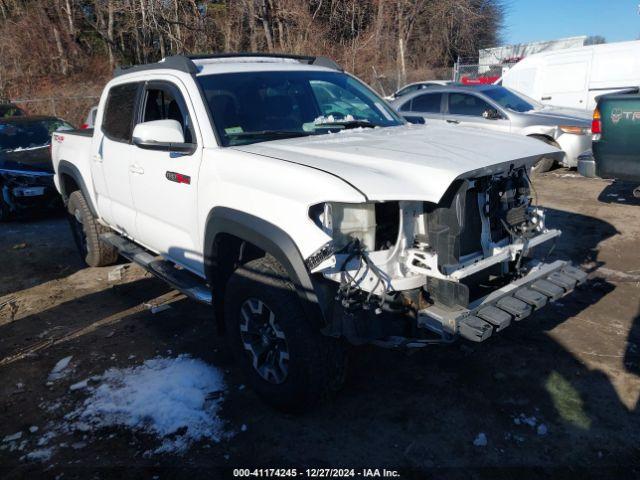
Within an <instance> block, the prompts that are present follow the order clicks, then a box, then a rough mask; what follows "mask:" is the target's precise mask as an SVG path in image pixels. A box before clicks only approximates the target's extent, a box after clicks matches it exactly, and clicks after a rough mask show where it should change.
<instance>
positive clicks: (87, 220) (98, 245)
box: [67, 190, 118, 267]
mask: <svg viewBox="0 0 640 480" xmlns="http://www.w3.org/2000/svg"><path fill="white" fill-rule="evenodd" d="M67 213H68V217H67V218H68V219H69V225H70V226H71V233H72V234H73V240H74V241H75V243H76V246H77V247H78V251H79V252H80V257H81V258H82V260H83V261H84V262H85V263H86V264H87V265H89V266H90V267H103V266H105V265H112V264H114V263H115V262H116V261H117V260H118V251H117V250H116V249H115V248H114V247H112V246H110V245H107V244H105V243H104V242H102V241H100V234H101V233H106V232H108V231H109V229H108V228H107V227H104V226H102V225H100V224H99V223H98V222H97V221H96V219H95V217H94V216H93V214H92V213H91V210H90V209H89V205H88V204H87V200H86V199H85V198H84V196H83V195H82V192H81V191H80V190H76V191H75V192H72V193H71V195H69V202H68V203H67Z"/></svg>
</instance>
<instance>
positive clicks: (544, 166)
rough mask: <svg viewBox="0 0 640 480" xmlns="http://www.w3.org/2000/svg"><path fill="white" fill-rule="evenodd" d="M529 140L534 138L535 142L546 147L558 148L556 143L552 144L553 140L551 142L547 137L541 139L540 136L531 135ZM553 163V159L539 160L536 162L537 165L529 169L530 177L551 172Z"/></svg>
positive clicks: (544, 158)
mask: <svg viewBox="0 0 640 480" xmlns="http://www.w3.org/2000/svg"><path fill="white" fill-rule="evenodd" d="M531 138H535V139H536V140H540V141H541V142H544V143H546V144H547V145H551V146H552V147H556V148H560V146H559V145H558V144H557V143H556V142H554V141H553V140H551V139H549V138H547V137H542V136H539V135H531ZM555 163H556V161H555V160H554V159H553V158H549V157H542V158H541V159H540V160H538V163H536V164H535V165H534V166H533V167H532V168H531V176H533V177H535V176H538V175H540V174H541V173H544V172H548V171H549V170H551V169H552V168H553V166H554V165H555Z"/></svg>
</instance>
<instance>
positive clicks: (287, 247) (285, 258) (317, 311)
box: [204, 207, 325, 327]
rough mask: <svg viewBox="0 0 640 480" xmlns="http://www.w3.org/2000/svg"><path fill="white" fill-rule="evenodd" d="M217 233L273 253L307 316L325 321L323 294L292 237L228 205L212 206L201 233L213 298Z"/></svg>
mask: <svg viewBox="0 0 640 480" xmlns="http://www.w3.org/2000/svg"><path fill="white" fill-rule="evenodd" d="M219 234H230V235H233V236H235V237H237V238H239V239H241V240H244V241H246V242H248V243H251V244H253V245H255V246H256V247H258V248H260V249H261V250H263V251H264V252H266V253H268V254H270V255H272V256H273V257H274V258H275V259H276V260H277V261H278V262H279V263H280V264H281V265H282V266H283V267H284V269H285V270H286V271H287V274H288V275H289V280H290V281H291V282H292V283H293V285H294V288H295V290H296V293H297V295H298V297H299V298H300V300H301V304H302V307H303V309H304V311H305V314H306V315H307V317H308V318H310V319H311V320H312V321H313V322H314V324H316V325H317V326H318V327H321V326H323V325H325V315H324V314H323V310H324V309H323V308H322V306H321V304H320V302H319V298H322V297H323V295H322V293H321V291H320V289H319V288H318V286H317V285H314V281H313V279H312V278H311V276H310V274H309V271H308V270H307V268H306V265H305V263H304V260H303V258H302V254H301V253H300V250H299V249H298V247H297V245H296V244H295V242H294V241H293V239H292V238H291V237H290V236H289V235H288V234H287V233H286V232H285V231H284V230H282V229H281V228H279V227H277V226H276V225H273V224H272V223H269V222H267V221H265V220H263V219H261V218H259V217H256V216H254V215H251V214H248V213H245V212H242V211H239V210H234V209H231V208H227V207H215V208H213V209H212V210H211V211H210V212H209V215H208V216H207V223H206V230H205V237H204V263H205V274H206V277H207V280H208V281H209V283H210V284H211V285H212V287H213V288H214V299H215V298H216V295H215V290H216V280H215V272H216V270H217V268H218V265H219V260H218V252H217V248H218V245H217V241H216V239H217V237H218V235H219Z"/></svg>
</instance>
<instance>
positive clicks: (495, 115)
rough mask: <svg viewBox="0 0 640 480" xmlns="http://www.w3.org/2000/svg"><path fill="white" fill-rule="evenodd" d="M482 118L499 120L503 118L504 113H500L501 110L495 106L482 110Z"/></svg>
mask: <svg viewBox="0 0 640 480" xmlns="http://www.w3.org/2000/svg"><path fill="white" fill-rule="evenodd" d="M482 118H485V119H487V120H499V119H501V118H502V115H500V112H498V110H496V109H495V108H487V109H486V110H485V111H484V112H482Z"/></svg>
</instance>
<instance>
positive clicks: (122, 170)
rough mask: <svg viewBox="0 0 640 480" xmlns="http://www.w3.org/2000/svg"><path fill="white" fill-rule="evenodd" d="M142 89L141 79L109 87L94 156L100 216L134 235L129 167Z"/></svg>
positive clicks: (96, 133)
mask: <svg viewBox="0 0 640 480" xmlns="http://www.w3.org/2000/svg"><path fill="white" fill-rule="evenodd" d="M141 88H142V84H141V83H140V82H133V83H125V84H122V85H115V86H113V87H111V88H110V90H109V93H108V96H107V100H106V103H105V106H104V113H103V115H102V122H101V126H100V128H96V130H95V133H94V141H93V145H92V158H91V165H92V167H91V171H92V176H93V179H94V189H95V191H96V198H97V203H98V211H99V212H100V215H101V216H102V218H104V219H105V220H106V221H107V222H108V223H109V224H110V225H112V226H114V227H116V228H117V229H118V230H120V231H121V232H123V233H125V234H126V235H128V236H130V237H133V238H135V237H136V210H135V207H134V203H133V196H132V195H131V185H130V182H129V174H130V172H129V170H130V166H131V161H132V156H133V155H134V154H135V153H136V152H135V147H134V146H133V145H132V144H131V133H132V131H133V123H134V118H135V114H136V110H137V109H136V106H137V102H138V97H139V94H140V91H141Z"/></svg>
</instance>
